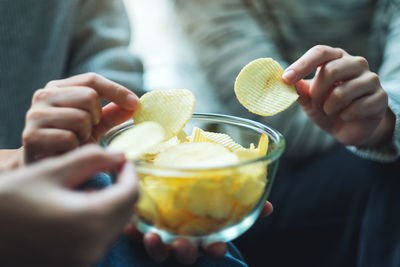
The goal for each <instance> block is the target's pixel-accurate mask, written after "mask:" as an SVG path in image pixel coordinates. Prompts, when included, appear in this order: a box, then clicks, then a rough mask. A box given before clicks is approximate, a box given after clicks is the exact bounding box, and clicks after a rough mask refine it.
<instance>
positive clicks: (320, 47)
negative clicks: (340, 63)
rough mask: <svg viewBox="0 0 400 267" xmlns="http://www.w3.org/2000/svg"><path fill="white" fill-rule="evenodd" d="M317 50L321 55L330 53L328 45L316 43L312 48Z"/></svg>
mask: <svg viewBox="0 0 400 267" xmlns="http://www.w3.org/2000/svg"><path fill="white" fill-rule="evenodd" d="M312 49H313V50H314V51H315V52H317V53H318V54H320V55H325V54H327V53H328V49H329V47H328V46H326V45H316V46H314V47H313V48H312Z"/></svg>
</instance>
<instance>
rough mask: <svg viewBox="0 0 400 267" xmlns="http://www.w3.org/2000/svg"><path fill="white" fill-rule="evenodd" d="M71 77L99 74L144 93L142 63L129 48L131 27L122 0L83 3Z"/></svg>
mask: <svg viewBox="0 0 400 267" xmlns="http://www.w3.org/2000/svg"><path fill="white" fill-rule="evenodd" d="M79 8H80V10H79V12H77V13H78V14H79V16H77V17H76V19H75V21H74V29H75V32H74V36H73V41H72V45H71V48H70V60H69V63H68V70H69V73H68V75H69V76H70V75H75V74H79V73H84V72H96V73H99V74H101V75H103V76H105V77H107V78H109V79H111V80H113V81H116V82H118V83H121V84H123V85H125V86H126V87H128V88H129V89H131V90H132V91H134V92H135V93H137V94H139V95H140V94H141V93H142V91H141V90H142V89H141V88H142V72H143V66H142V63H141V61H140V60H139V59H138V58H137V57H136V56H135V55H133V54H132V53H131V52H130V51H129V48H128V45H129V42H130V26H129V20H128V17H127V14H126V11H125V7H124V4H123V2H122V0H85V1H80V6H79Z"/></svg>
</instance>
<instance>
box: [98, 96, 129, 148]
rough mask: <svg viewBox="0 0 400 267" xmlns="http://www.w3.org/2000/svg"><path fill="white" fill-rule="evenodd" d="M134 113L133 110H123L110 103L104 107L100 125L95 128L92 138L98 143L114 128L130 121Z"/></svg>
mask: <svg viewBox="0 0 400 267" xmlns="http://www.w3.org/2000/svg"><path fill="white" fill-rule="evenodd" d="M133 112H134V111H132V110H126V109H123V108H121V107H119V106H118V105H117V104H115V103H109V104H108V105H106V106H105V107H103V111H102V116H101V120H100V123H99V124H97V125H95V126H94V127H93V130H92V137H93V138H94V139H95V141H97V140H98V139H99V138H100V137H101V136H103V135H104V134H105V133H106V132H107V131H108V130H110V129H111V128H112V127H114V126H117V125H118V124H121V123H123V122H124V121H126V120H128V119H130V118H131V117H132V115H133Z"/></svg>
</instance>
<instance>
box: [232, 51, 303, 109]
mask: <svg viewBox="0 0 400 267" xmlns="http://www.w3.org/2000/svg"><path fill="white" fill-rule="evenodd" d="M282 73H283V69H282V67H281V66H280V65H279V63H278V62H276V61H275V60H273V59H271V58H259V59H256V60H253V61H251V62H250V63H249V64H247V65H246V66H245V67H244V68H243V69H242V70H241V71H240V73H239V75H238V76H237V78H236V81H235V94H236V97H237V99H238V100H239V102H240V103H241V104H242V105H243V106H244V107H245V108H247V109H248V110H249V111H250V112H252V113H255V114H258V115H261V116H272V115H275V114H276V113H278V112H281V111H283V110H285V109H287V108H288V107H289V106H290V105H291V104H292V103H293V102H294V101H296V100H297V98H298V94H297V93H296V90H295V88H294V87H293V86H292V85H288V84H286V83H284V82H283V80H282V78H281V76H282Z"/></svg>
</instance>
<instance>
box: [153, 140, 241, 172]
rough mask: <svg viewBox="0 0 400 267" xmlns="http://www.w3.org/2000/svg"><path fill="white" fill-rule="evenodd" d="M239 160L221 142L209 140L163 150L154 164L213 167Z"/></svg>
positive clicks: (180, 166) (178, 166) (176, 166)
mask: <svg viewBox="0 0 400 267" xmlns="http://www.w3.org/2000/svg"><path fill="white" fill-rule="evenodd" d="M237 162H238V157H237V156H236V154H234V153H232V152H231V151H229V149H227V148H225V147H223V146H222V145H220V144H214V143H209V142H199V143H181V144H178V145H176V146H173V147H171V148H169V149H167V150H165V151H164V152H161V153H160V154H158V155H157V157H156V158H155V159H154V165H158V166H167V167H172V168H174V167H175V168H204V167H208V168H213V167H222V166H226V165H232V164H235V163H237Z"/></svg>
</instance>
